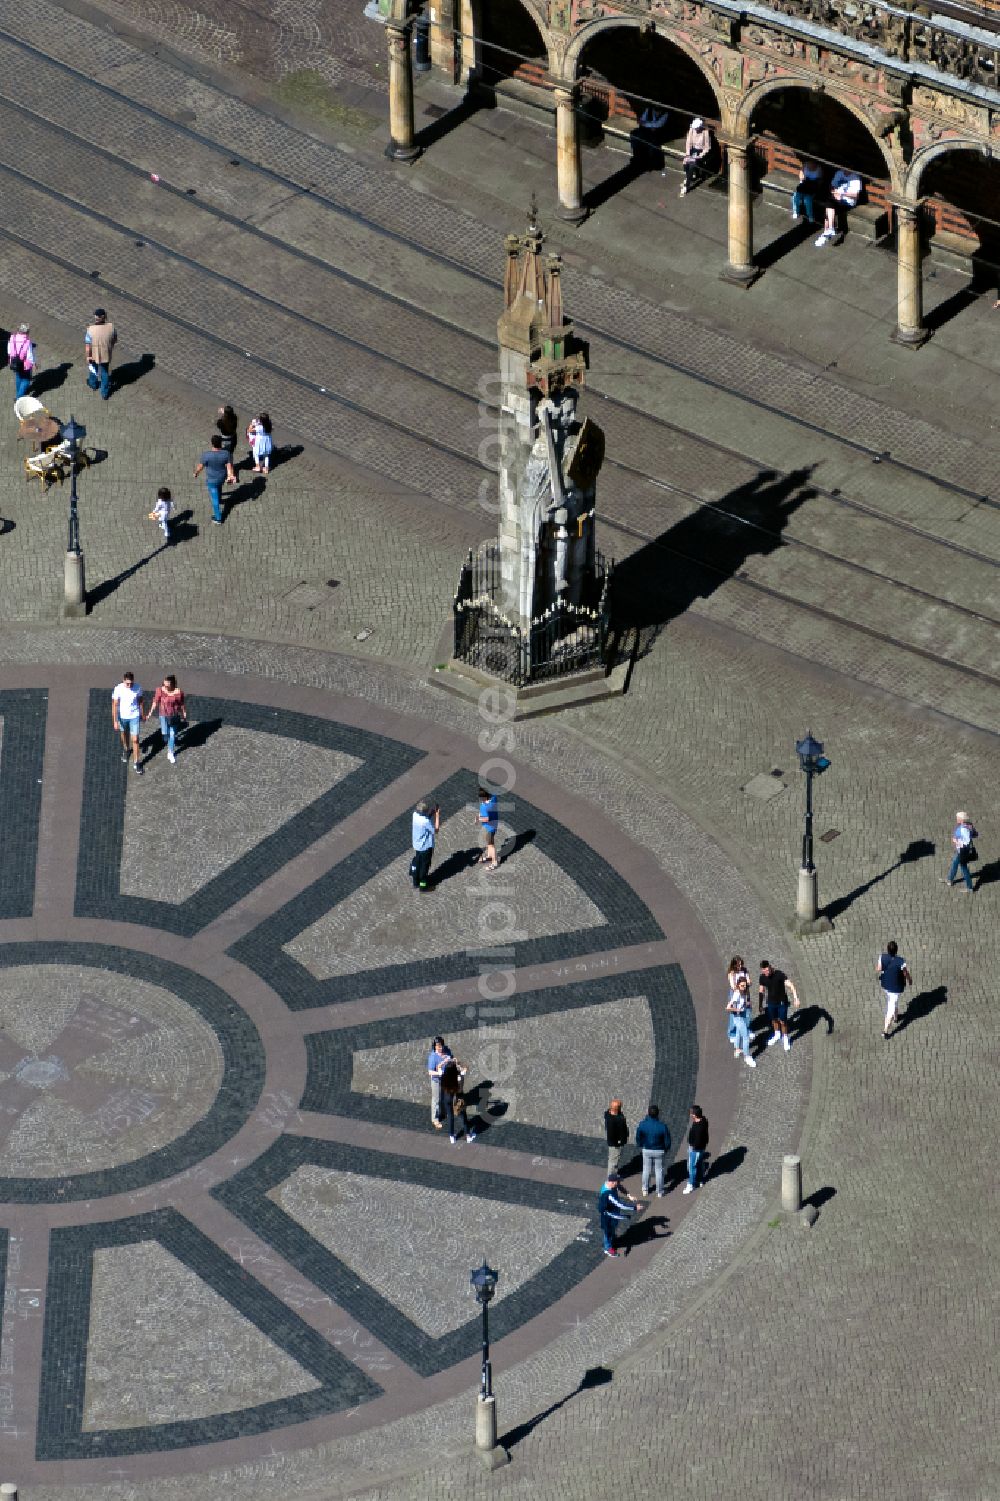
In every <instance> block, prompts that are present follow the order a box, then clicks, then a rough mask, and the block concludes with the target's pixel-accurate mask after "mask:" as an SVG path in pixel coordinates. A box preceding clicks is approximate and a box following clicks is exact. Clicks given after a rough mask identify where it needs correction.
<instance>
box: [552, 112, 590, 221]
mask: <svg viewBox="0 0 1000 1501" xmlns="http://www.w3.org/2000/svg"><path fill="white" fill-rule="evenodd" d="M555 93H556V181H557V183H558V189H559V203H558V206H557V207H556V213H557V214H558V215H559V217H560V219H566V220H568V222H569V223H570V224H582V223H583V221H584V219H586V217H587V210H586V209H585V208H584V206H583V171H582V169H581V167H580V133H579V131H578V129H577V118H576V111H577V107H578V105H579V103H580V92H579V90H578V89H576V88H574V87H572V86H570V85H568V84H565V83H560V84H557V85H556V91H555Z"/></svg>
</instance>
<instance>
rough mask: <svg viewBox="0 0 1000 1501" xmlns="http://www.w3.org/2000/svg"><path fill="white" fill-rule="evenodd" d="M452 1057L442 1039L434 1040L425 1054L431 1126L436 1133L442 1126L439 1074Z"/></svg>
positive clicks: (436, 1038)
mask: <svg viewBox="0 0 1000 1501" xmlns="http://www.w3.org/2000/svg"><path fill="white" fill-rule="evenodd" d="M454 1056H455V1055H454V1053H453V1052H452V1051H451V1048H450V1047H448V1045H447V1043H446V1042H445V1040H444V1038H443V1037H435V1038H434V1040H433V1042H432V1043H431V1050H430V1052H429V1053H428V1054H427V1074H428V1077H429V1078H430V1081H431V1125H432V1126H433V1127H434V1129H435V1130H436V1131H440V1130H441V1127H442V1126H443V1125H444V1121H443V1120H442V1119H441V1072H442V1070H443V1069H444V1066H445V1064H446V1063H450V1062H451V1060H452V1059H453V1058H454Z"/></svg>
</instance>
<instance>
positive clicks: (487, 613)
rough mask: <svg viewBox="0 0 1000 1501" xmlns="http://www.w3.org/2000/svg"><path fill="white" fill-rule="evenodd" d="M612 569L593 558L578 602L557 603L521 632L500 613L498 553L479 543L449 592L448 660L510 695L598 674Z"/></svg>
mask: <svg viewBox="0 0 1000 1501" xmlns="http://www.w3.org/2000/svg"><path fill="white" fill-rule="evenodd" d="M613 567H614V565H613V564H610V563H607V562H606V561H605V559H604V557H603V556H602V554H601V553H597V554H596V558H595V562H594V569H593V573H592V574H591V575H590V576H589V577H588V579H587V580H586V583H585V585H584V591H583V597H581V599H580V600H579V601H577V602H575V603H573V604H570V603H569V602H566V601H562V600H558V601H557V602H556V603H555V604H553V605H550V606H549V608H548V609H547V610H545V611H544V613H543V614H542V615H540V616H539V617H538V618H537V619H536V620H532V621H531V622H530V624H529V625H527V626H523V627H522V626H519V625H518V624H517V623H516V622H515V621H513V620H512V619H511V618H510V616H509V615H508V614H507V613H506V611H505V609H504V604H506V601H505V600H504V598H503V590H502V587H501V584H502V575H501V564H500V548H499V546H498V544H497V543H495V542H486V543H484V544H483V545H482V546H481V547H480V548H479V549H478V550H477V551H476V552H470V553H469V555H468V557H467V558H466V560H465V562H464V563H463V565H462V572H461V575H460V577H459V581H458V589H457V590H456V592H455V601H454V605H453V612H454V624H455V659H456V661H459V662H465V663H467V664H468V665H469V666H470V667H474V668H475V669H476V670H477V671H479V672H482V673H485V674H487V675H488V676H489V677H495V678H498V679H500V680H501V681H502V682H505V683H511V684H512V685H513V686H515V687H518V688H524V687H526V686H527V685H528V684H529V683H540V682H545V681H548V680H550V679H552V678H557V677H566V676H569V675H571V674H573V673H579V672H585V671H587V670H588V669H590V670H592V669H594V668H596V667H603V665H604V658H605V653H606V650H607V639H608V593H609V584H610V581H611V574H612V570H613ZM508 608H509V606H508Z"/></svg>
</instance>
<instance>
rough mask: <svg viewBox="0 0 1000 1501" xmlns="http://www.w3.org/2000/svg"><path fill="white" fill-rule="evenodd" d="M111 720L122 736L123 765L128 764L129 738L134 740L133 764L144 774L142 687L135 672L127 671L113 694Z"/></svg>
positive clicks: (139, 772)
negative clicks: (142, 755)
mask: <svg viewBox="0 0 1000 1501" xmlns="http://www.w3.org/2000/svg"><path fill="white" fill-rule="evenodd" d="M111 720H112V723H113V724H114V727H115V729H116V730H117V731H118V733H119V735H120V736H121V737H122V765H123V766H127V765H128V753H129V740H130V738H131V742H132V765H133V766H134V767H135V772H136V775H137V776H140V777H141V776H142V767H141V766H140V765H139V725H140V723H141V721H142V689H141V688H140V687H139V684H138V683H137V682H136V680H135V674H134V673H132V672H126V674H125V676H124V677H123V678H122V680H121V682H120V683H118V684H117V686H116V687H115V690H114V692H113V693H112V695H111Z"/></svg>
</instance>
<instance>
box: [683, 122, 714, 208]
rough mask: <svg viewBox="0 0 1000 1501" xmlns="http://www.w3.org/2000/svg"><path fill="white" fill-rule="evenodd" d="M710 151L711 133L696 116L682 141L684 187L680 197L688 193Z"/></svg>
mask: <svg viewBox="0 0 1000 1501" xmlns="http://www.w3.org/2000/svg"><path fill="white" fill-rule="evenodd" d="M711 149H712V132H711V131H710V130H709V128H708V126H707V125H706V124H705V122H704V120H703V119H702V118H701V116H700V115H698V116H697V117H696V118H695V119H694V120H692V121H691V125H690V128H689V130H688V133H687V136H686V138H685V141H684V186H683V187H682V188H681V197H682V198H683V197H684V194H685V193H690V191H691V189H692V188H693V187H694V185H695V183H696V182H697V181H698V178H699V177H700V176H701V174H702V171H703V169H704V165H705V162H706V160H707V158H708V154H709V152H710V151H711Z"/></svg>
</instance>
